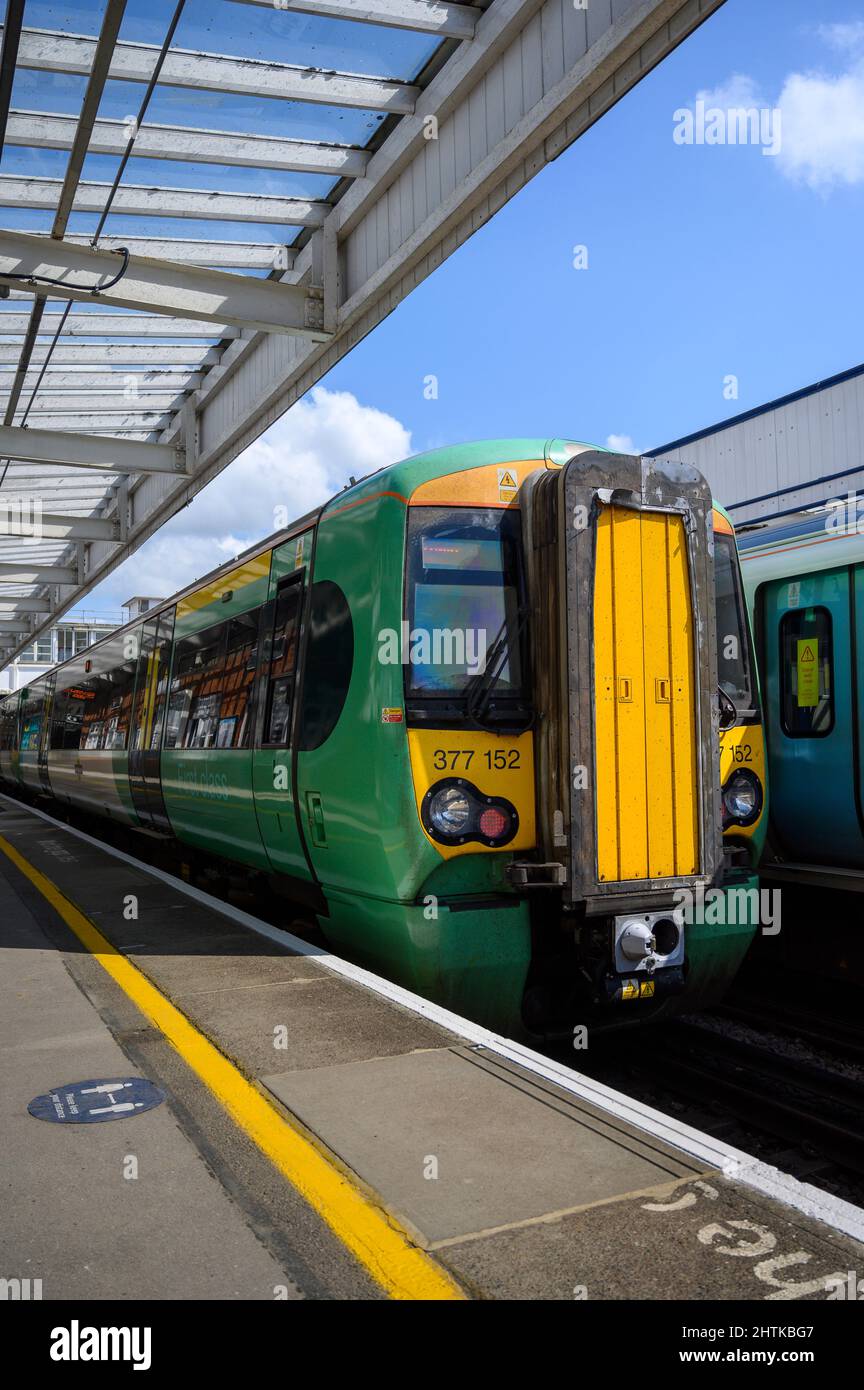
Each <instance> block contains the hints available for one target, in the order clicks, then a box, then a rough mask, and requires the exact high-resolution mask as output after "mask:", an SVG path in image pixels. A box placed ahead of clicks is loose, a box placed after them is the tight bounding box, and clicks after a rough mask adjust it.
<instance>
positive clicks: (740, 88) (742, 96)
mask: <svg viewBox="0 0 864 1390" xmlns="http://www.w3.org/2000/svg"><path fill="white" fill-rule="evenodd" d="M696 100H697V101H704V103H705V108H706V110H707V109H708V108H709V107H719V108H720V110H722V111H729V110H737V109H738V108H739V107H741V106H743V107H745V108H746V107H749V106H757V107H758V106H764V105H765V102H764V99H763V96H762V93H761V91H760V89H759V86H758V83H757V82H756V81H755V79H754V78H752V77H748V76H747V75H746V73H743V72H734V73H733V74H732V76H731V77H729V78H727V79H726V81H725V82H721V84H720V86H719V87H710V88H705V89H704V90H703V91H701V92H697V93H696Z"/></svg>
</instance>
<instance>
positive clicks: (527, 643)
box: [300, 445, 764, 1032]
mask: <svg viewBox="0 0 864 1390" xmlns="http://www.w3.org/2000/svg"><path fill="white" fill-rule="evenodd" d="M486 457H487V458H488V450H487V454H486ZM513 459H514V455H513V454H510V455H509V458H508V456H507V455H503V456H502V458H501V459H500V460H496V464H493V465H489V464H486V465H485V466H480V467H474V468H471V467H465V466H464V465H463V469H462V471H458V472H457V471H454V472H450V473H448V472H446V470H444V469H443V468H441V466H440V465H439V468H438V470H437V472H436V474H435V476H433V477H429V478H428V480H427V481H422V482H420V483H419V484H418V483H417V482H416V481H415V483H414V486H413V487H408V488H406V491H407V493H408V497H407V500H408V502H409V506H408V517H407V528H406V556H405V599H404V608H403V610H402V612H401V613H400V614H399V619H400V620H401V621H400V622H399V623H398V624H393V626H398V627H399V629H400V640H401V642H402V643H403V645H404V644H405V643H413V642H414V640H415V638H416V639H417V649H416V650H415V649H413V648H412V650H411V651H410V652H407V653H406V652H404V651H403V652H402V653H401V654H400V656H399V657H395V656H394V662H395V661H396V660H401V663H402V665H401V669H400V683H402V689H401V690H398V693H397V686H396V684H395V676H390V677H389V681H390V683H389V685H388V684H387V679H388V677H387V672H388V671H392V670H393V668H392V667H388V666H387V665H384V666H383V667H382V666H381V665H380V664H379V666H378V668H377V676H376V678H377V680H378V682H379V683H378V685H377V686H376V695H375V696H373V698H374V700H375V706H376V710H377V709H378V708H380V720H381V725H382V726H383V727H379V728H378V729H377V730H376V731H375V735H374V737H375V738H376V739H377V741H378V744H379V747H380V748H381V749H382V750H384V749H386V748H387V747H388V743H387V740H388V738H389V739H390V740H391V743H390V745H389V746H390V747H392V746H393V743H392V739H393V735H392V734H391V735H388V733H387V724H388V721H390V720H394V721H399V720H401V718H402V709H401V708H400V702H401V701H404V715H405V720H406V723H407V738H408V749H409V755H410V771H411V781H412V783H413V793H414V801H415V806H416V815H417V818H418V820H419V822H420V825H421V826H422V830H423V835H424V837H425V840H426V846H425V848H421V847H420V846H419V845H416V846H415V847H414V849H413V853H412V852H411V849H412V847H411V843H410V836H409V837H408V847H407V848H408V855H409V858H408V859H407V860H404V859H403V860H402V862H401V864H400V858H399V849H400V846H398V845H397V843H396V841H395V840H394V841H393V843H392V845H391V847H390V851H389V856H390V864H389V868H390V869H392V870H393V871H394V872H395V869H396V866H397V865H399V867H400V869H401V870H402V871H403V872H402V874H401V882H402V884H403V885H404V886H405V887H408V886H409V885H413V894H412V897H413V901H412V903H411V904H408V903H406V902H405V901H404V899H403V901H402V902H400V903H398V904H397V903H395V902H393V903H391V904H387V903H385V902H383V901H382V900H381V899H380V898H379V899H378V900H377V901H376V902H375V903H374V904H372V903H370V904H369V910H368V912H367V911H365V910H364V904H363V903H362V901H361V900H359V899H358V898H357V896H356V895H354V894H353V893H352V894H347V893H346V894H345V896H344V898H343V896H342V894H341V892H340V891H339V888H338V886H335V887H334V888H332V889H328V890H327V897H328V905H329V912H330V915H329V918H328V920H327V922H326V923H324V924H323V925H324V926H325V930H326V931H327V933H328V935H329V936H330V937H331V939H333V940H335V941H336V942H337V943H340V942H341V943H343V944H345V945H346V947H350V948H352V949H353V950H354V951H355V953H356V952H357V950H358V947H359V950H360V953H361V955H362V954H363V951H364V947H365V949H366V950H367V951H368V958H369V960H370V962H373V961H375V960H376V959H377V960H378V961H379V962H380V960H381V959H382V958H383V959H386V960H387V968H388V970H389V972H390V973H392V974H394V975H395V976H396V977H397V978H401V979H402V980H404V982H405V983H407V984H410V985H412V986H413V987H414V988H418V989H419V990H420V991H421V992H425V993H428V994H431V995H432V996H433V997H436V998H438V999H439V1000H441V1001H442V1002H444V1003H447V1004H450V1005H451V1006H452V1007H454V1008H457V1009H459V1010H460V1011H462V1012H465V1013H467V1014H469V1015H470V1016H472V1017H475V1018H479V1019H481V1020H483V1021H486V1022H489V1023H490V1024H491V1025H492V1026H495V1027H499V1028H502V1027H504V1028H510V1029H518V1028H520V1027H523V1026H525V1025H526V1024H527V1026H528V1027H529V1030H530V1031H537V1032H540V1031H557V1030H560V1029H569V1028H570V1027H571V1026H572V1024H573V1022H580V1021H581V1022H585V1021H592V1020H593V1021H594V1022H598V1023H622V1022H643V1021H645V1020H646V1019H648V1018H652V1017H658V1016H660V1015H662V1014H664V1013H669V1012H673V1011H675V1010H676V1009H680V1008H688V1009H689V1008H692V1007H699V1006H705V1005H708V1004H710V1003H712V1002H715V1001H716V1000H717V999H719V998H720V997H721V996H722V994H723V993H724V991H725V989H726V988H727V987H728V985H729V983H730V981H731V980H732V978H733V977H734V974H735V972H736V971H737V969H738V967H739V965H740V963H741V960H742V959H743V956H744V954H745V952H746V950H747V948H748V946H749V944H750V942H751V940H752V937H753V933H754V930H755V927H756V923H757V917H758V894H757V892H756V886H757V881H756V878H755V875H754V872H753V869H754V867H755V860H756V858H757V857H758V848H759V844H760V833H761V831H760V827H761V821H762V812H763V808H764V767H763V756H762V742H761V725H760V723H759V714H758V699H757V696H756V691H755V686H754V685H752V684H751V685H749V686H747V688H746V691H745V690H744V687H743V685H742V684H741V682H742V676H741V671H742V670H743V671H744V672H746V673H748V674H749V673H750V672H751V671H752V664H751V662H750V655H749V650H750V648H749V638H748V633H747V627H746V619H745V615H744V610H743V604H742V602H741V596H740V586H739V585H738V568H737V559H736V557H735V549H734V538H733V537H732V534H731V527H729V525H728V521H725V519H724V518H723V517H722V515H721V514H720V513H714V515H715V517H716V518H717V519H718V522H719V524H720V526H722V527H725V528H728V529H725V530H724V531H723V535H724V536H726V537H728V540H723V541H722V543H721V544H722V545H723V546H726V549H725V550H723V549H721V552H720V553H721V556H722V555H728V564H727V565H725V567H724V566H723V565H722V564H721V567H720V569H719V570H718V575H719V576H720V577H721V579H722V581H723V585H724V588H723V590H722V593H723V594H724V595H725V598H724V604H725V606H724V619H723V624H724V628H725V627H726V626H728V624H729V622H731V621H732V618H733V616H734V631H733V632H731V633H726V632H725V631H724V633H723V635H724V637H729V638H730V639H732V640H730V641H727V642H726V643H725V645H724V647H722V648H721V651H723V652H725V658H724V660H725V663H726V667H727V669H724V670H723V671H722V672H721V680H723V681H726V683H727V684H728V685H730V687H734V689H735V693H736V694H738V695H739V696H741V695H746V697H747V698H746V699H743V700H742V701H741V703H740V704H739V702H738V701H737V700H735V699H734V697H733V696H731V695H730V694H729V693H728V691H727V693H726V697H725V700H724V701H723V704H724V707H725V709H726V710H727V711H731V713H727V715H726V718H727V720H731V719H732V718H734V727H732V728H730V729H729V730H728V731H725V732H724V733H723V735H722V742H723V754H722V768H723V772H722V775H723V781H724V793H725V795H724V796H723V798H722V800H721V785H720V779H721V766H720V753H719V740H718V736H717V734H718V652H717V646H716V643H717V630H716V623H715V593H714V567H713V563H712V555H711V551H712V544H711V540H712V504H711V499H710V494H709V493H708V491H707V487H706V485H705V483H704V481H703V480H702V479H701V477H700V476H699V475H698V474H697V473H695V471H694V470H689V469H687V468H684V467H682V466H665V467H664V466H661V465H658V464H652V463H651V462H650V461H648V460H640V459H633V458H630V457H623V456H610V455H607V454H604V453H602V452H599V451H592V450H590V446H573V445H555V446H554V447H553V446H550V448H549V449H548V450H547V453H546V457H544V458H542V459H539V460H538V459H536V458H535V459H533V460H531V459H528V460H527V461H525V460H524V455H523V456H522V459H519V458H518V456H516V459H515V461H511V460H513ZM406 481H407V479H406ZM403 485H404V484H403ZM400 490H401V489H400ZM389 496H391V497H392V494H389ZM379 505H381V506H384V505H392V504H391V503H389V502H383V501H382V502H381V503H379ZM577 507H578V508H580V509H581V510H580V512H579V513H578V515H579V517H581V518H583V520H584V524H583V525H582V527H581V529H578V528H577V527H576V526H575V525H574V517H576V515H577V513H576V511H575V510H574V509H575V508H577ZM326 519H327V518H326V514H325V517H324V518H323V519H322V520H323V521H324V522H325V523H326ZM327 535H328V528H327V526H326V524H324V525H322V527H321V530H320V535H319V546H322V553H326V548H325V547H326V544H327V539H326V538H327ZM347 543H348V533H347V531H346V532H345V533H344V544H347ZM366 563H367V564H368V550H367V552H366ZM382 563H384V564H386V563H387V561H386V559H382ZM325 573H326V571H325ZM316 574H317V570H316ZM730 584H731V585H732V586H733V590H732V591H731V592H729V586H730ZM382 592H384V589H383V587H382ZM730 602H731V607H730ZM384 606H385V608H386V605H384ZM384 616H385V615H384V613H383V612H381V611H379V613H378V614H377V619H378V624H380V623H381V621H382V619H383V618H384ZM391 616H394V615H392V613H391ZM378 624H376V623H373V625H372V627H373V629H376V628H377V626H378ZM380 630H381V629H380V628H378V631H379V633H380ZM384 630H385V631H389V630H390V629H389V628H385V629H384ZM454 631H456V632H459V633H461V634H463V635H464V637H465V642H466V647H465V650H464V651H463V652H462V653H459V654H458V655H457V657H456V658H454V657H452V656H451V659H450V661H449V663H448V661H447V659H446V656H445V655H444V654H442V653H438V654H437V656H436V653H435V652H434V651H433V650H431V649H430V650H423V640H422V638H423V634H426V636H427V638H428V640H429V641H430V642H434V636H435V633H436V632H438V633H439V634H440V633H447V632H450V633H452V632H454ZM479 632H486V633H489V634H491V637H490V639H489V641H490V643H491V645H490V647H489V650H488V652H487V653H486V657H487V662H486V671H485V672H483V671H481V670H480V669H479V664H478V663H477V662H476V661H475V662H474V669H473V670H472V660H471V658H472V657H473V658H476V657H477V652H476V651H472V650H471V648H470V634H472V633H474V634H477V633H479ZM418 635H419V636H418ZM358 636H359V632H358V625H357V624H356V623H355V639H356V638H357V637H358ZM442 640H444V639H443V637H442ZM736 644H737V645H736ZM458 656H461V660H459V659H458ZM442 657H443V658H444V659H442ZM730 663H732V664H735V663H737V671H736V674H735V679H736V680H737V681H738V684H737V685H736V684H735V681H731V680H730V679H729V675H730V671H729V669H728V668H729V664H730ZM382 680H383V682H384V683H383V684H382V683H381V681H382ZM385 691H389V697H388V695H387V694H386V693H385ZM379 701H380V705H379ZM349 705H350V696H349ZM745 706H746V708H745ZM337 732H338V731H337ZM336 748H338V743H337V744H335V745H334V748H333V750H332V751H333V752H335V751H336ZM331 756H332V753H331ZM390 756H391V757H392V754H391V755H390ZM377 763H378V759H376V764H377ZM343 766H344V764H343ZM391 766H392V763H391ZM739 769H743V770H745V771H746V772H747V776H746V777H745V778H744V785H742V784H741V779H740V778H736V773H737V772H738V771H739ZM394 771H395V769H394ZM751 775H752V776H753V777H755V779H758V792H757V795H756V797H755V799H751V790H752V788H751V787H750V786H748V785H747V783H749V781H750V777H751ZM300 777H301V785H302V784H303V782H304V781H305V777H304V772H303V764H302V763H301V772H300ZM314 780H315V782H316V785H320V779H319V778H315V779H314ZM730 783H731V790H730ZM380 792H381V796H382V801H383V800H384V798H385V797H386V795H387V793H386V790H385V787H384V786H383V785H382V786H381V787H380ZM324 802H325V807H326V806H327V805H328V804H329V805H330V806H333V800H332V798H331V797H328V795H327V792H326V790H325V794H324ZM754 808H755V813H754ZM330 818H331V819H338V817H333V816H332V815H331V817H330ZM403 824H404V820H403ZM384 838H385V841H386V830H385V835H384ZM724 841H725V843H724ZM369 848H370V850H371V849H372V846H371V844H370V846H369ZM344 849H345V853H346V855H347V854H350V853H351V850H350V848H349V845H348V842H347V840H346V842H345V844H344ZM313 854H314V851H313ZM344 862H345V861H340V868H341V867H342V865H344ZM358 909H359V911H360V912H361V913H362V914H363V926H362V930H358V928H357V912H358ZM408 943H410V949H409V948H408Z"/></svg>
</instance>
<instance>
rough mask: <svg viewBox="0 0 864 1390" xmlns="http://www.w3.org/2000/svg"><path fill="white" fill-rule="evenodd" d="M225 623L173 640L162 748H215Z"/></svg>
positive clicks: (225, 634) (223, 666) (222, 675)
mask: <svg viewBox="0 0 864 1390" xmlns="http://www.w3.org/2000/svg"><path fill="white" fill-rule="evenodd" d="M227 636H228V624H227V622H225V623H216V624H215V625H214V626H213V627H208V628H205V629H204V631H203V632H195V633H193V634H192V636H191V637H184V638H183V639H182V641H180V642H178V643H177V648H176V651H175V653H174V670H173V672H172V676H171V694H170V698H169V701H168V727H167V729H166V733H165V747H166V748H215V747H216V739H217V734H218V730H219V711H220V708H221V704H222V691H223V689H224V685H225V643H226V639H227Z"/></svg>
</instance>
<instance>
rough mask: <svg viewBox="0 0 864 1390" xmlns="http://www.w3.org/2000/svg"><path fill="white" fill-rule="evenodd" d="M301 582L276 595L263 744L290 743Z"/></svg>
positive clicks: (267, 663)
mask: <svg viewBox="0 0 864 1390" xmlns="http://www.w3.org/2000/svg"><path fill="white" fill-rule="evenodd" d="M302 598H303V585H302V582H297V581H296V580H295V581H294V582H291V583H288V584H286V585H285V586H284V587H283V588H281V589H280V590H279V592H278V594H277V598H276V607H275V610H274V614H273V635H272V638H271V639H270V642H269V650H268V651H267V652H266V653H265V674H266V679H267V704H266V707H265V712H264V732H263V737H262V745H263V746H264V747H265V748H266V747H268V746H269V747H274V748H288V747H290V744H291V711H292V708H293V704H294V682H295V678H296V675H297V643H298V639H299V635H300V610H301V607H302Z"/></svg>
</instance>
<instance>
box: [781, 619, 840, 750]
mask: <svg viewBox="0 0 864 1390" xmlns="http://www.w3.org/2000/svg"><path fill="white" fill-rule="evenodd" d="M780 683H781V713H782V720H783V729H784V732H785V733H787V734H788V735H789V737H790V738H824V737H825V735H826V734H830V732H831V730H832V729H833V727H834V643H833V634H832V629H831V614H830V613H829V612H828V609H827V608H801V609H797V610H794V611H792V612H789V613H785V614H784V615H783V619H782V621H781V623H780Z"/></svg>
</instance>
